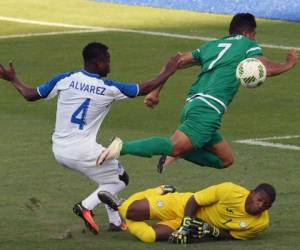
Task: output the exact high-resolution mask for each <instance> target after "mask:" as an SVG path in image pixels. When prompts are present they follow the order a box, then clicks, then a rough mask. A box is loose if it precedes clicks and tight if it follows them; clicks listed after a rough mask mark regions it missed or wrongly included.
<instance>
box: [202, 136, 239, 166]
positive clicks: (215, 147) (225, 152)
mask: <svg viewBox="0 0 300 250" xmlns="http://www.w3.org/2000/svg"><path fill="white" fill-rule="evenodd" d="M206 149H207V150H208V151H210V152H211V153H213V154H214V155H216V156H218V157H219V158H220V159H221V161H222V163H223V167H224V168H227V167H229V166H231V165H232V164H233V162H234V155H233V152H232V150H231V148H230V146H229V144H228V142H227V141H226V140H224V139H223V140H222V141H220V142H218V143H215V144H212V145H209V146H207V147H206Z"/></svg>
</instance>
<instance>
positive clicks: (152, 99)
mask: <svg viewBox="0 0 300 250" xmlns="http://www.w3.org/2000/svg"><path fill="white" fill-rule="evenodd" d="M175 57H177V60H178V61H177V68H178V69H185V68H189V67H192V66H194V65H196V64H197V63H196V60H195V59H194V58H193V56H192V52H178V53H177V54H176V56H175ZM162 87H163V85H160V86H159V87H158V88H156V89H154V90H152V91H151V92H150V93H149V94H148V95H147V96H146V97H145V99H144V103H145V105H146V106H147V107H149V108H154V106H156V105H157V104H158V103H159V94H160V91H161V90H162Z"/></svg>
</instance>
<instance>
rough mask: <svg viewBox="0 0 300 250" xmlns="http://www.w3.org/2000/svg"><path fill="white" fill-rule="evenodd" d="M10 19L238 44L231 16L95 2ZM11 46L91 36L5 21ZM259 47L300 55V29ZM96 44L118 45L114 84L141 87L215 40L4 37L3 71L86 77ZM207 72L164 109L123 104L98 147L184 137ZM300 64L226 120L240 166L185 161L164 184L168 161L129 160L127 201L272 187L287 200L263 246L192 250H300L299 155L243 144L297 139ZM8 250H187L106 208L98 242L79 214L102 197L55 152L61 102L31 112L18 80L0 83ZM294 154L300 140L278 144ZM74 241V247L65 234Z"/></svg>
mask: <svg viewBox="0 0 300 250" xmlns="http://www.w3.org/2000/svg"><path fill="white" fill-rule="evenodd" d="M0 16H1V17H3V16H5V17H13V18H21V19H26V20H38V21H45V22H56V23H65V24H74V25H85V26H93V27H98V26H101V27H110V28H123V29H135V30H148V31H159V32H168V33H177V34H183V35H193V36H208V37H218V36H222V35H223V34H226V32H227V26H228V23H229V21H230V17H229V16H222V15H212V14H201V13H191V12H186V11H176V10H163V9H154V8H143V7H129V6H122V5H113V4H100V3H95V2H93V1H83V0H74V1H71V0H66V1H56V0H53V1H50V0H45V1H38V0H24V1H17V0H11V1H7V2H6V3H4V2H3V3H1V8H0ZM1 17H0V20H1V21H0V27H1V31H2V32H1V36H4V35H18V34H28V33H46V32H61V31H70V30H77V29H79V28H75V27H73V28H66V27H57V26H55V25H48V26H43V25H38V24H30V23H24V22H23V23H22V22H18V23H17V22H15V21H4V20H2V19H3V18H1ZM258 25H259V27H258V29H257V32H258V35H257V40H258V42H259V43H264V44H273V45H283V46H295V47H299V46H300V43H299V39H300V25H299V24H295V23H288V22H283V21H270V20H258ZM91 41H101V42H103V43H106V44H107V45H109V47H110V52H111V56H112V65H111V66H112V72H111V75H110V76H109V78H110V79H115V80H119V81H125V82H126V81H130V82H132V81H137V82H140V81H142V80H146V79H149V78H151V77H153V76H154V75H155V74H157V73H158V72H159V70H160V67H161V66H162V65H163V63H164V62H165V61H166V59H167V58H168V57H169V56H171V55H173V54H174V53H176V52H177V51H185V50H191V49H193V48H195V47H198V46H199V45H201V44H202V43H203V42H202V41H199V40H195V39H194V40H193V39H179V38H172V37H162V36H150V35H144V34H139V33H128V32H116V31H114V32H98V33H96V32H94V33H78V34H60V35H52V36H43V35H41V36H28V37H16V38H4V37H0V62H1V63H2V64H5V65H7V63H8V62H9V61H13V62H14V64H15V67H16V69H17V72H18V74H19V76H20V78H21V79H22V80H24V81H25V82H28V83H29V84H31V85H32V86H36V85H38V84H40V83H43V82H44V81H46V80H47V79H48V78H50V77H52V76H54V75H55V74H57V73H62V72H66V71H71V70H77V69H80V68H81V67H82V66H81V49H82V47H83V46H84V45H85V44H86V43H88V42H91ZM264 52H265V55H266V56H268V57H270V58H273V59H275V60H283V59H284V58H285V54H286V50H282V49H264ZM196 74H197V69H189V70H185V71H181V72H178V73H177V74H176V75H175V76H174V77H172V78H171V79H170V81H169V82H168V84H167V86H166V87H165V89H164V91H163V93H162V96H161V102H160V105H159V106H158V107H157V108H155V109H154V110H149V109H147V108H146V107H145V106H144V105H143V99H142V98H140V99H136V100H134V101H131V102H127V103H125V102H124V103H116V104H115V105H114V107H113V109H112V111H111V113H110V114H109V116H108V117H107V119H106V120H105V122H104V124H103V126H102V129H101V131H100V134H99V137H98V141H99V142H101V143H103V144H104V145H106V143H107V142H108V141H109V139H110V138H111V137H112V136H114V135H118V136H120V137H121V138H123V139H137V138H143V137H146V136H152V135H163V136H170V135H171V134H172V133H173V132H174V131H175V129H176V128H177V124H178V119H179V113H180V110H181V108H182V106H183V103H184V100H185V96H186V92H187V90H188V88H189V86H190V84H191V82H192V81H193V80H194V78H195V76H196ZM299 74H300V66H299V65H297V66H296V68H295V69H294V70H293V71H291V72H289V73H287V74H285V75H282V76H278V77H275V78H272V79H268V80H267V81H266V82H265V83H264V85H263V86H262V87H260V88H258V89H240V93H239V94H238V95H237V97H236V99H235V101H234V102H233V104H232V105H231V107H230V110H229V112H228V113H227V114H226V115H225V116H224V120H223V127H222V130H221V132H222V134H223V135H224V137H225V138H226V139H227V140H228V141H229V143H230V145H231V146H232V148H233V150H234V152H235V156H236V161H235V164H234V165H233V166H232V167H230V168H229V169H226V170H215V169H210V168H201V167H198V166H195V165H192V164H190V163H188V162H184V161H182V160H181V161H178V162H177V163H175V164H174V166H173V167H172V168H170V169H168V170H167V171H166V172H165V173H164V174H162V175H159V174H157V173H156V169H155V164H156V162H157V159H158V158H157V157H156V158H152V159H144V158H137V157H132V156H126V157H123V158H122V159H121V161H122V163H123V165H124V166H125V168H126V169H127V172H128V173H129V175H130V185H129V186H128V188H127V189H126V190H124V191H123V192H122V194H121V196H123V197H127V196H128V195H130V194H132V193H133V192H136V191H139V190H142V189H145V188H148V187H153V186H157V185H160V184H163V183H170V184H173V185H176V186H177V188H178V189H179V190H180V191H197V190H199V189H201V188H204V187H207V186H209V185H212V184H216V183H220V182H223V181H232V182H235V183H237V184H241V185H243V186H245V187H247V188H253V187H255V185H256V184H258V183H261V182H269V183H272V184H273V185H274V186H275V187H276V188H277V191H278V198H277V201H276V203H275V204H274V207H273V208H272V209H271V210H270V216H271V226H270V228H269V230H267V231H266V232H265V233H264V234H261V236H260V237H258V238H257V239H255V240H251V241H243V242H217V243H205V244H202V245H191V246H188V248H189V249H196V248H203V249H219V250H220V249H245V250H246V249H249V250H250V249H251V250H252V249H269V250H273V249H300V238H299V234H300V226H299V225H300V212H299V206H300V200H299V189H300V184H299V183H300V182H299V179H300V169H299V162H300V154H299V150H298V151H297V150H289V149H282V148H273V147H265V146H264V147H263V146H258V145H247V144H238V143H236V142H235V141H236V140H242V139H249V138H265V137H275V136H276V137H280V136H287V135H289V136H297V135H300V132H299V120H300V119H299V118H300V115H299V112H298V109H299V101H300V85H299ZM0 107H1V109H0V131H1V145H0V156H1V157H0V168H1V169H0V179H1V188H0V214H1V219H0V225H1V226H0V229H1V232H0V249H1V250H12V249H51V250H52V249H58V250H59V249H61V250H63V249H64V250H65V249H72V250H73V249H85V250H87V249H121V248H122V249H137V250H138V249H155V250H156V249H181V248H182V246H175V245H169V244H167V243H155V244H144V243H141V242H139V241H137V240H136V239H134V238H133V237H132V236H131V235H129V234H128V233H107V232H106V226H107V217H106V214H105V211H104V209H103V207H99V208H97V210H96V211H95V212H96V221H97V222H98V223H99V225H100V229H101V233H100V235H99V236H97V237H96V236H94V235H91V234H90V233H89V232H86V231H85V229H84V227H83V224H82V222H81V220H80V219H79V218H77V217H75V216H74V215H73V213H72V207H73V204H74V203H75V202H77V201H79V200H81V199H82V198H84V197H85V196H86V195H88V194H89V193H90V192H91V191H93V190H94V189H95V188H96V185H95V184H94V183H92V182H90V181H88V180H87V179H86V178H85V177H83V176H81V175H80V174H78V173H75V172H72V171H70V170H67V169H64V168H62V167H61V166H59V165H58V164H57V163H56V162H55V160H54V158H53V156H52V151H51V144H50V136H51V133H52V130H53V128H54V121H55V108H56V102H55V101H50V102H44V101H39V102H37V103H27V102H25V101H24V100H23V99H22V98H21V97H20V96H19V95H18V94H17V93H16V91H15V90H14V89H13V88H12V87H11V86H9V84H8V83H7V82H4V81H1V82H0ZM268 142H270V143H274V144H275V143H280V144H284V145H285V144H289V145H294V146H296V147H298V148H299V149H300V137H295V138H290V139H287V140H285V139H280V140H275V139H270V140H268ZM67 234H71V235H72V237H71V238H70V239H65V238H66V237H65V235H67Z"/></svg>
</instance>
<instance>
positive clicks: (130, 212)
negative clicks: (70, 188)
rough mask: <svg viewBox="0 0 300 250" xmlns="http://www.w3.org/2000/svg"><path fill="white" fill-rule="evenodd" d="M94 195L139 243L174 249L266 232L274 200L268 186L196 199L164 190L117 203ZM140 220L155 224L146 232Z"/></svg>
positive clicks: (227, 189)
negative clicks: (170, 244) (164, 244)
mask: <svg viewBox="0 0 300 250" xmlns="http://www.w3.org/2000/svg"><path fill="white" fill-rule="evenodd" d="M98 195H99V199H100V200H101V201H102V202H104V203H106V204H107V205H109V206H110V207H111V208H113V209H116V210H118V211H119V212H120V214H121V215H122V217H123V218H124V219H125V221H126V223H127V225H128V229H129V231H130V233H131V234H132V235H134V236H135V237H137V238H138V239H139V240H141V241H143V242H155V241H166V240H169V241H170V242H173V243H177V244H186V243H196V242H202V241H208V240H233V239H241V240H246V239H250V238H253V237H256V236H257V234H258V233H260V232H262V231H264V230H265V229H266V228H267V227H268V226H269V215H268V211H267V210H268V209H269V208H270V207H271V206H272V204H273V202H274V201H275V198H276V192H275V189H274V188H273V187H272V186H271V185H270V184H266V183H263V184H260V185H258V186H257V187H256V188H255V189H254V190H252V191H248V190H247V189H245V188H243V187H241V186H238V185H236V184H233V183H231V182H225V183H222V184H219V185H215V186H211V187H208V188H206V189H203V190H200V191H198V192H196V193H178V192H175V188H173V187H172V186H169V185H166V186H161V187H158V188H154V189H148V190H146V191H144V192H140V193H136V194H133V195H132V196H130V197H129V198H128V199H127V200H126V201H125V202H123V203H122V201H120V200H119V199H118V198H117V197H115V196H114V195H112V194H110V193H108V192H105V191H104V192H99V194H98ZM146 220H156V221H158V223H157V224H155V225H153V226H150V225H148V224H147V223H146V222H145V221H146Z"/></svg>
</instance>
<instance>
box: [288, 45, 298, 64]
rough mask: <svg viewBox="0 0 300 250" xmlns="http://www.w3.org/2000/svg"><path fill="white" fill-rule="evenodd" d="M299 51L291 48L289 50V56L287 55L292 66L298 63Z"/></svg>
mask: <svg viewBox="0 0 300 250" xmlns="http://www.w3.org/2000/svg"><path fill="white" fill-rule="evenodd" d="M298 57H299V55H298V52H297V50H295V49H291V50H289V51H288V53H287V56H286V62H287V63H289V64H290V65H291V66H292V67H294V66H295V65H296V63H297V62H298Z"/></svg>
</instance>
